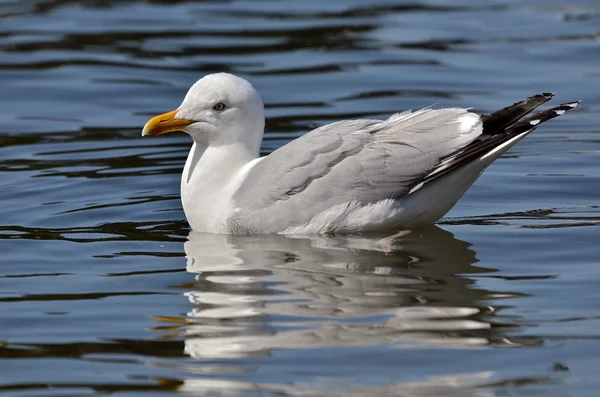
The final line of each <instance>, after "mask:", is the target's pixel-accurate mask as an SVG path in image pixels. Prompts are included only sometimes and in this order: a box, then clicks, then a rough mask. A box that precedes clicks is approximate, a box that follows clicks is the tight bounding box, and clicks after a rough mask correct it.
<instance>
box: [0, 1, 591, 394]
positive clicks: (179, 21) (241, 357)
mask: <svg viewBox="0 0 600 397" xmlns="http://www.w3.org/2000/svg"><path fill="white" fill-rule="evenodd" d="M0 51H1V56H0V88H1V89H0V103H1V104H2V107H1V108H2V111H1V112H0V200H1V202H2V206H0V252H1V253H2V256H1V260H0V393H2V394H4V395H7V396H91V395H106V394H112V395H118V396H147V395H157V396H162V395H164V396H167V395H173V394H175V393H186V394H189V395H226V396H229V395H231V396H233V395H236V396H237V395H248V396H258V395H261V396H265V395H269V396H278V395H286V396H335V397H338V396H367V395H368V396H374V395H385V396H402V397H406V396H434V395H435V396H475V397H488V396H498V397H500V396H532V395H535V396H595V395H596V394H597V392H596V390H597V389H598V387H600V382H599V381H598V377H597V373H598V370H599V367H600V359H599V357H600V342H599V338H600V332H599V331H598V330H599V329H600V328H599V327H600V323H599V319H600V317H599V313H600V289H599V288H598V284H599V283H600V273H599V271H598V264H599V262H598V258H599V256H600V248H599V245H598V238H599V237H600V226H599V225H600V207H599V205H600V165H599V164H600V139H599V135H598V133H599V131H600V130H599V127H598V126H599V125H600V91H599V90H598V87H600V67H599V65H600V4H599V3H598V2H596V1H591V0H588V1H585V0H581V1H577V2H570V1H558V0H532V1H513V0H496V1H490V2H478V1H474V0H473V1H444V2H442V1H438V2H405V1H396V2H393V1H368V0H346V1H330V2H322V1H313V0H306V1H304V0H303V1H292V0H287V1H286V0H284V1H266V0H265V1H254V0H253V1H230V2H228V1H221V2H212V1H197V2H193V1H176V2H175V1H172V2H171V1H169V2H167V1H151V2H142V1H125V0H120V1H117V0H113V1H103V2H100V1H98V2H92V1H89V2H87V1H66V0H63V1H59V0H37V1H35V0H29V1H24V0H18V1H17V0H13V1H3V2H0ZM217 71H228V72H232V73H235V74H238V75H240V76H242V77H245V78H247V79H249V80H250V81H251V82H252V83H253V84H254V85H255V86H256V87H257V89H258V90H259V92H260V93H261V94H262V96H263V99H264V101H265V103H266V115H267V134H266V139H265V142H264V144H263V152H264V153H268V152H270V151H272V150H274V149H276V148H277V147H279V146H280V145H283V144H285V143H286V142H287V141H289V140H290V139H293V138H295V137H297V136H300V135H302V134H303V133H305V132H307V131H309V130H310V129H312V128H314V127H317V126H319V125H322V124H325V123H328V122H331V121H335V120H339V119H344V118H355V117H387V116H389V115H390V114H391V113H394V112H396V111H400V110H403V109H409V108H413V109H415V108H420V107H425V106H431V105H434V106H436V107H443V106H460V107H472V108H473V110H474V111H477V112H481V113H487V112H491V111H493V110H496V109H498V108H501V107H503V106H506V105H508V104H512V103H513V102H515V101H518V100H521V99H523V98H525V97H527V96H529V95H532V94H536V93H540V92H547V91H551V92H556V93H557V96H556V100H555V102H556V103H560V102H565V101H569V100H577V99H582V100H583V103H582V104H581V105H580V107H578V108H577V110H576V111H574V112H572V113H569V114H567V115H565V116H563V117H561V118H558V119H556V120H553V121H552V122H549V123H548V124H544V125H543V127H541V128H539V129H538V130H537V131H536V132H535V133H534V134H532V135H530V136H529V137H528V138H527V139H526V140H524V141H523V142H521V143H519V144H518V145H517V146H516V147H514V148H513V149H511V150H510V151H509V152H508V153H507V154H506V155H504V156H503V157H502V158H500V159H499V160H498V161H497V162H496V163H495V164H494V165H493V166H492V167H491V168H490V169H489V170H488V171H486V173H485V174H484V175H483V176H482V177H481V178H480V179H479V180H478V181H477V183H476V184H475V185H474V186H473V187H472V188H471V189H470V190H469V192H468V193H467V194H466V195H465V196H464V197H463V199H462V200H461V201H460V202H459V203H458V205H457V206H456V207H455V208H454V209H453V210H452V212H451V213H449V214H448V216H447V217H446V218H444V220H442V221H441V222H440V223H439V225H438V226H436V227H432V228H429V229H425V230H420V231H413V232H411V233H410V234H408V235H406V236H404V237H402V238H401V239H399V240H396V241H394V242H392V243H389V244H387V245H386V244H383V245H382V244H381V243H379V240H380V239H381V238H385V237H386V236H385V235H376V236H346V237H337V238H325V237H314V238H295V239H292V238H286V237H282V236H276V237H264V236H263V237H228V236H211V235H202V234H193V233H192V234H189V228H188V225H187V223H186V221H185V216H184V214H183V211H182V209H181V204H180V201H179V192H178V190H179V175H180V172H181V169H182V167H183V162H184V160H185V157H186V155H187V151H188V149H189V146H190V139H189V138H188V137H187V136H185V135H183V134H169V135H166V136H164V137H159V138H154V139H152V138H144V139H142V138H141V137H140V131H141V127H142V126H143V125H144V123H145V122H146V121H147V120H148V118H149V117H151V116H154V115H156V114H159V113H162V112H165V111H168V110H171V109H173V108H175V107H177V106H178V105H179V103H180V101H181V99H182V98H183V96H184V94H185V92H186V91H187V89H188V87H189V86H190V85H191V84H192V83H193V82H194V81H195V80H196V79H198V78H200V77H202V76H203V75H204V74H206V73H210V72H217Z"/></svg>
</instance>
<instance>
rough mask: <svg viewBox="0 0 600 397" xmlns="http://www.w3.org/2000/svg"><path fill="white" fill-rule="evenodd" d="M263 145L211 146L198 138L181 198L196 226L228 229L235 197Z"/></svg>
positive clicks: (198, 228) (213, 230)
mask: <svg viewBox="0 0 600 397" xmlns="http://www.w3.org/2000/svg"><path fill="white" fill-rule="evenodd" d="M255 146H256V147H255ZM259 148H260V146H259V145H248V144H243V143H239V144H238V143H236V144H229V145H221V146H208V145H206V144H205V143H204V142H198V141H194V144H193V146H192V149H191V150H190V153H189V155H188V158H187V161H186V163H185V167H184V169H183V173H182V176H181V201H182V204H183V209H184V211H185V214H186V217H187V219H188V221H189V223H190V226H191V227H192V229H193V230H196V231H204V232H210V233H227V219H228V217H229V215H230V214H231V212H232V211H233V206H232V203H231V198H232V196H233V194H234V193H235V192H236V190H237V189H238V188H239V186H240V185H241V183H242V182H243V180H244V178H245V176H246V174H247V172H248V171H249V170H250V168H252V166H254V164H256V163H257V162H258V160H259V159H258V156H259ZM254 160H256V161H254Z"/></svg>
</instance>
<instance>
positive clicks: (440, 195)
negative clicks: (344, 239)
mask: <svg viewBox="0 0 600 397" xmlns="http://www.w3.org/2000/svg"><path fill="white" fill-rule="evenodd" d="M553 96H554V94H550V93H544V94H539V95H534V96H531V97H529V98H527V99H525V100H523V101H521V102H517V103H515V104H513V105H511V106H508V107H506V108H504V109H501V110H498V111H496V112H494V113H491V114H489V115H485V116H480V115H478V114H475V113H473V112H471V111H469V109H463V108H445V109H433V108H425V109H420V110H416V111H411V110H408V111H404V112H401V113H396V114H393V115H392V116H391V117H389V118H388V119H387V120H376V119H358V120H342V121H338V122H334V123H332V124H327V125H324V126H321V127H319V128H317V129H315V130H313V131H311V132H308V133H307V134H305V135H303V136H301V137H299V138H297V139H295V140H293V141H291V142H290V143H288V144H286V145H284V146H282V147H280V148H279V149H277V150H275V151H274V152H272V153H271V154H269V155H268V156H264V157H260V147H261V143H262V139H263V133H264V126H265V118H264V105H263V102H262V100H261V97H260V95H259V94H258V92H257V91H256V89H255V88H254V87H253V86H252V84H250V83H249V82H248V81H246V80H244V79H242V78H240V77H237V76H234V75H232V74H228V73H216V74H209V75H207V76H205V77H203V78H201V79H200V80H198V81H197V82H196V83H195V84H194V85H193V86H192V87H191V88H190V89H189V91H188V93H187V94H186V96H185V98H184V100H183V102H182V103H181V105H180V106H179V107H178V108H177V109H176V110H173V111H171V112H168V113H164V114H161V115H159V116H156V117H154V118H152V119H151V120H149V121H148V122H147V123H146V125H145V126H144V128H143V131H142V136H147V135H151V136H157V135H162V134H165V133H167V132H172V131H183V132H186V133H187V134H189V135H190V136H191V137H192V139H193V141H194V143H193V145H192V148H191V150H190V153H189V155H188V157H187V161H186V162H185V166H184V169H183V173H182V178H181V201H182V204H183V209H184V211H185V215H186V218H187V220H188V222H189V224H190V226H191V228H192V229H193V230H194V231H199V232H208V233H220V234H272V233H279V234H296V235H311V234H348V233H361V232H368V231H385V230H408V229H414V228H417V227H420V226H425V225H431V224H433V223H435V222H436V221H437V220H439V219H440V218H441V217H443V216H444V215H445V214H446V213H447V212H448V211H450V209H451V208H452V207H453V206H454V205H455V204H456V202H457V201H458V200H459V199H460V197H461V196H462V195H463V194H464V193H465V192H466V191H467V189H468V188H469V187H470V186H471V185H472V184H473V183H474V182H475V180H476V179H477V178H478V177H479V175H481V173H482V172H483V171H484V170H485V169H486V168H487V167H488V166H489V165H490V164H491V163H493V162H494V160H496V159H497V158H498V157H500V155H502V153H504V152H506V151H507V150H508V149H510V148H511V147H512V146H513V145H514V144H516V143H517V142H518V141H520V140H521V139H523V138H524V137H526V136H527V135H528V134H529V133H531V132H532V131H533V130H535V129H536V128H537V127H538V126H539V125H540V124H541V123H543V122H545V121H547V120H550V119H552V118H554V117H557V116H560V115H562V114H563V113H565V112H566V111H569V110H571V109H573V108H575V107H576V106H577V104H578V103H579V102H580V101H576V102H568V103H564V104H562V105H560V106H557V107H553V108H551V109H547V110H544V111H541V112H537V113H532V114H531V112H532V111H533V110H534V109H536V108H537V107H538V106H540V105H542V104H543V103H545V102H547V101H548V100H550V99H551V98H552V97H553Z"/></svg>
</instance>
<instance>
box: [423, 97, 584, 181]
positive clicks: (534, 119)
mask: <svg viewBox="0 0 600 397" xmlns="http://www.w3.org/2000/svg"><path fill="white" fill-rule="evenodd" d="M553 95H554V94H540V95H535V96H533V97H529V98H527V99H526V100H524V101H522V102H518V103H516V104H514V105H512V106H509V107H506V108H504V109H502V110H499V111H497V112H494V113H492V114H491V115H489V116H485V117H483V118H482V120H483V123H484V124H483V134H482V137H480V138H478V139H476V140H475V141H473V142H471V143H470V144H469V145H467V146H466V147H464V148H462V149H460V150H458V151H456V152H454V153H451V154H449V155H448V156H446V157H444V158H443V159H442V161H441V162H440V164H439V165H438V166H437V167H436V168H435V169H434V170H433V171H431V172H430V173H429V174H428V175H427V176H426V177H425V179H424V180H423V181H422V183H427V182H431V181H433V180H435V179H438V178H440V177H442V176H444V175H447V174H448V173H450V172H452V171H454V170H456V169H457V168H460V167H462V166H464V165H465V164H468V163H470V162H472V161H474V160H476V159H479V158H483V157H486V156H487V155H489V154H491V153H493V152H496V151H498V150H502V149H503V148H504V146H506V145H510V143H509V141H511V140H512V139H513V138H516V137H517V136H519V135H523V136H524V135H526V134H529V133H530V132H532V131H533V130H535V129H536V128H537V127H538V125H539V124H541V123H543V122H545V121H548V120H550V119H553V118H555V117H558V116H560V115H562V114H564V113H565V112H567V111H569V110H571V109H574V108H575V107H577V105H578V104H579V103H580V102H581V101H574V102H567V103H563V104H562V105H560V106H556V107H553V108H550V109H547V110H543V111H541V112H537V113H534V114H533V115H531V116H529V117H525V116H527V115H528V114H529V113H531V111H533V110H534V109H535V108H536V107H538V106H540V105H541V104H543V103H545V102H547V101H548V100H550V98H552V96H553ZM486 123H487V127H486ZM486 128H488V129H489V130H488V131H486ZM499 128H503V129H502V130H498V129H499ZM490 131H491V132H490ZM484 135H485V136H484ZM505 144H506V145H505ZM503 145H504V146H503ZM504 150H507V148H506V149H504Z"/></svg>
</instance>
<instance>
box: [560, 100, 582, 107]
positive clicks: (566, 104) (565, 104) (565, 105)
mask: <svg viewBox="0 0 600 397" xmlns="http://www.w3.org/2000/svg"><path fill="white" fill-rule="evenodd" d="M581 102H582V101H581V99H580V100H578V101H572V102H565V103H561V104H560V106H564V107H568V108H571V109H575V108H576V107H577V105H579V104H580V103H581Z"/></svg>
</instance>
